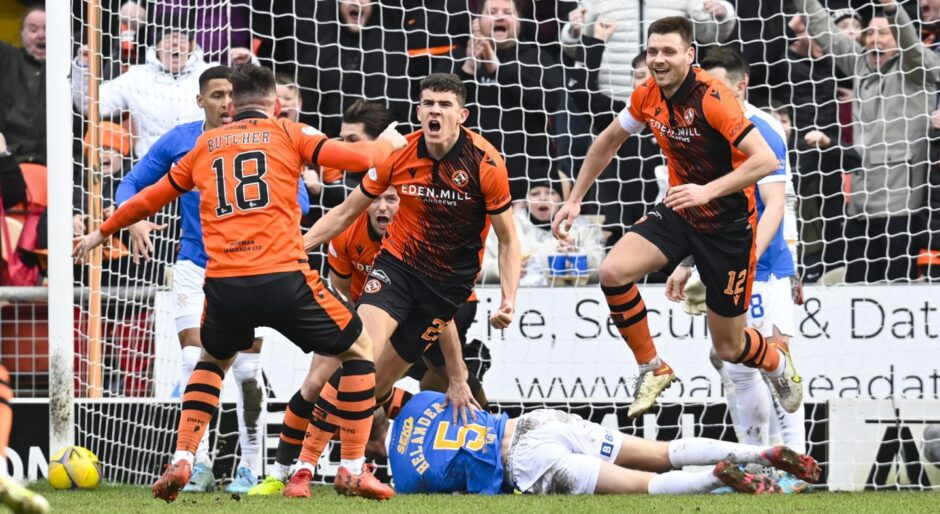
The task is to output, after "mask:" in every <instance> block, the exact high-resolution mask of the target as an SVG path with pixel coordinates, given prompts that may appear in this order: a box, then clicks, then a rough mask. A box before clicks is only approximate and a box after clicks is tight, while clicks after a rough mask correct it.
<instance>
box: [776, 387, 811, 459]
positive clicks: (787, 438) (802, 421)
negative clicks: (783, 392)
mask: <svg viewBox="0 0 940 514" xmlns="http://www.w3.org/2000/svg"><path fill="white" fill-rule="evenodd" d="M769 396H770V400H771V402H772V405H773V408H774V414H775V416H774V418H775V419H773V420H772V421H774V423H771V434H770V435H771V439H770V444H776V443H777V442H779V443H780V444H784V445H786V446H787V447H789V448H790V449H791V450H794V451H796V452H798V453H806V413H805V412H804V410H803V406H802V405H801V406H800V408H799V409H796V411H794V412H787V411H785V410H784V409H783V406H782V405H780V402H778V401H777V400H776V398H774V397H773V396H772V395H769ZM775 432H776V433H775Z"/></svg>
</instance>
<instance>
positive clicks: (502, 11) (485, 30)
mask: <svg viewBox="0 0 940 514" xmlns="http://www.w3.org/2000/svg"><path fill="white" fill-rule="evenodd" d="M480 12H481V16H480V18H479V19H478V20H475V21H474V22H473V28H472V33H473V36H472V37H471V38H470V41H469V42H468V43H467V46H466V48H458V49H456V50H455V51H454V53H453V60H452V61H450V62H442V63H440V64H439V65H438V69H437V70H435V71H439V72H450V73H456V74H457V75H458V76H459V77H460V78H461V79H462V80H463V81H464V83H465V85H466V86H467V103H468V104H475V105H474V106H473V107H471V108H470V118H469V119H468V120H467V122H466V123H465V125H466V126H467V127H470V128H473V129H479V130H480V132H481V133H482V134H483V136H484V137H485V138H486V139H487V141H489V142H491V143H493V145H494V146H495V147H496V148H498V149H499V150H500V151H501V152H502V153H503V155H504V156H505V158H506V166H507V168H508V169H509V185H510V189H511V190H512V196H513V198H515V199H522V198H525V195H526V192H527V191H528V183H527V182H528V181H527V180H526V177H529V176H533V177H543V176H545V175H547V174H548V170H549V169H550V168H552V166H553V154H554V152H553V151H552V148H551V141H550V138H549V134H550V133H551V130H550V127H549V119H550V115H551V114H552V113H555V112H557V111H558V110H559V109H561V108H562V87H563V84H562V82H561V71H560V67H559V66H557V65H556V63H555V61H554V60H553V59H552V58H551V57H550V56H549V55H548V54H547V53H545V52H544V51H542V50H540V49H539V48H538V47H537V46H536V45H534V44H532V43H526V42H523V41H521V39H522V38H521V37H520V33H521V31H522V22H521V21H520V19H519V10H518V9H517V7H516V4H515V2H513V0H487V1H486V2H483V4H482V5H481V9H480ZM474 107H475V108H474Z"/></svg>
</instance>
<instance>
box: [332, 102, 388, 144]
mask: <svg viewBox="0 0 940 514" xmlns="http://www.w3.org/2000/svg"><path fill="white" fill-rule="evenodd" d="M393 121H395V116H393V115H392V113H391V112H389V110H388V109H386V108H385V104H383V103H381V102H370V101H368V100H363V99H362V98H360V99H358V100H356V101H355V102H353V104H352V105H350V106H349V107H347V108H346V111H345V112H343V123H362V127H363V129H364V130H365V133H366V134H368V135H369V137H371V138H372V139H376V138H377V137H379V134H381V133H382V131H383V130H385V127H388V124H389V123H391V122H393Z"/></svg>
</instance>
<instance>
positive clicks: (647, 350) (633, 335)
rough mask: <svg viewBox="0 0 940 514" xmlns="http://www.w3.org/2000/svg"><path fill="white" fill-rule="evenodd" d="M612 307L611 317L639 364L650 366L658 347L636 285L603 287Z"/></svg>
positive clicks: (608, 303)
mask: <svg viewBox="0 0 940 514" xmlns="http://www.w3.org/2000/svg"><path fill="white" fill-rule="evenodd" d="M601 290H603V291H604V296H605V297H606V298H607V306H608V307H610V317H611V319H613V320H614V325H615V326H616V327H617V331H618V332H620V336H621V337H623V340H624V341H626V342H627V346H629V347H630V350H631V351H632V352H633V356H634V357H635V358H636V362H637V364H648V363H649V362H650V361H651V360H653V359H655V358H656V346H655V345H654V344H653V336H651V335H650V326H649V321H648V320H647V318H646V303H645V302H643V298H642V297H641V296H640V290H639V289H638V288H637V287H636V284H626V285H623V286H616V287H607V286H603V285H602V286H601Z"/></svg>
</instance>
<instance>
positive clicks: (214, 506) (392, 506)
mask: <svg viewBox="0 0 940 514" xmlns="http://www.w3.org/2000/svg"><path fill="white" fill-rule="evenodd" d="M34 490H36V491H37V492H40V493H41V494H43V495H45V496H46V498H47V499H48V500H49V503H50V504H52V508H53V512H61V513H86V512H89V513H98V512H102V513H105V512H115V513H128V514H137V513H149V512H192V513H200V514H203V513H209V512H213V513H215V512H222V513H227V512H244V513H251V514H269V513H270V514H280V513H289V512H305V513H309V512H317V513H322V512H357V513H358V512H362V513H368V514H372V513H383V512H400V513H418V512H428V513H443V512H459V513H473V512H479V513H489V512H514V513H521V512H538V513H549V512H557V513H563V514H577V513H582V512H583V513H590V514H602V513H618V514H619V513H629V512H642V513H646V512H662V513H670V514H672V513H679V512H694V513H705V512H717V513H722V514H726V513H729V512H749V513H753V512H788V513H789V512H807V513H814V514H828V513H830V512H850V513H853V514H861V513H867V512H893V513H905V514H906V513H915V512H918V513H919V512H934V513H935V512H938V511H940V491H935V492H894V491H884V492H865V493H823V492H819V493H813V494H805V495H798V496H762V497H753V496H742V495H698V496H682V497H677V496H655V497H651V496H641V495H632V496H530V495H524V496H523V495H506V496H498V497H487V496H449V495H437V496H423V495H413V496H398V497H396V498H393V499H392V500H391V501H388V502H384V503H378V502H374V501H368V500H363V499H360V498H345V497H342V496H338V495H336V493H334V492H333V490H332V488H328V487H316V488H314V489H313V496H311V497H310V498H308V499H305V500H302V499H293V498H282V497H263V498H259V497H251V498H248V497H247V496H241V497H236V496H233V495H231V494H224V493H214V494H189V495H186V494H184V495H181V496H180V498H179V499H177V500H176V502H175V503H172V504H166V503H164V502H162V501H159V500H156V499H154V498H153V497H152V496H151V494H150V489H149V488H145V487H133V486H108V485H104V486H101V487H100V488H98V489H97V490H94V491H54V490H52V489H51V488H49V487H48V486H47V485H45V484H41V485H37V486H35V488H34Z"/></svg>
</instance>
